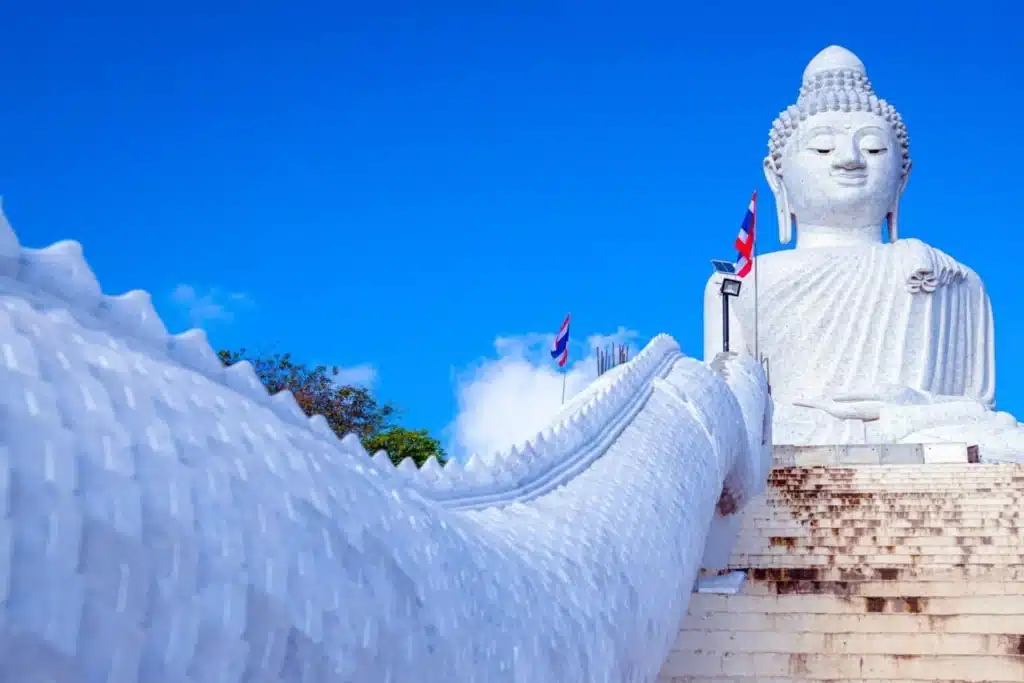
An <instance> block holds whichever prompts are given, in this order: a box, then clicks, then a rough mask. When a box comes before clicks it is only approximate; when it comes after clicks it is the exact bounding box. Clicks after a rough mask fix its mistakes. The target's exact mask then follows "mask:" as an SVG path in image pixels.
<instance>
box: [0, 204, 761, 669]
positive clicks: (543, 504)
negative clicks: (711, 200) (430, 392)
mask: <svg viewBox="0 0 1024 683" xmlns="http://www.w3.org/2000/svg"><path fill="white" fill-rule="evenodd" d="M766 410H770V400H769V398H768V394H767V387H766V384H765V381H764V376H763V373H762V371H761V369H760V368H759V367H757V365H756V363H754V362H753V361H752V360H751V359H745V358H737V357H728V358H721V359H719V360H718V361H716V363H715V364H713V365H709V364H704V363H701V362H698V361H696V360H693V359H689V358H685V357H683V356H682V355H681V354H680V353H679V348H678V345H677V344H676V343H675V342H674V341H673V340H672V339H671V338H669V337H667V336H659V337H656V338H655V339H654V340H653V341H652V342H651V343H650V344H649V345H648V347H647V348H646V349H644V350H643V351H642V352H641V353H640V354H638V356H637V357H636V358H635V359H634V360H633V361H631V362H630V363H627V364H626V365H624V366H621V367H620V368H616V370H615V371H613V372H609V373H607V375H606V376H604V377H602V378H601V380H599V381H598V382H595V384H594V386H593V387H591V388H590V389H588V390H587V391H586V392H584V394H583V395H581V396H579V397H577V398H575V399H574V400H573V401H570V402H569V404H568V406H567V408H566V410H565V411H564V412H563V413H561V414H560V415H559V416H557V417H556V419H555V421H554V422H553V424H552V425H551V426H550V427H549V428H547V429H546V430H544V431H543V432H542V433H541V434H539V435H537V436H536V437H535V438H533V439H531V440H530V441H529V442H528V444H526V445H525V446H523V447H520V448H516V449H515V450H510V451H509V452H508V453H505V454H499V455H497V456H491V457H483V458H476V459H471V460H470V461H469V462H468V463H467V464H466V465H465V466H464V467H460V466H457V465H456V466H453V465H448V466H445V467H443V468H442V467H440V466H439V465H438V464H437V463H433V464H430V465H428V466H427V467H425V468H424V469H423V470H419V471H417V472H409V471H407V470H408V468H409V465H402V466H401V467H399V468H393V467H391V466H390V464H389V465H387V467H384V466H383V465H382V463H381V462H380V460H381V458H380V456H378V457H377V461H376V462H375V461H374V460H373V459H371V458H369V457H368V454H366V452H365V451H364V450H363V449H362V446H361V445H360V444H359V443H358V440H357V439H356V438H355V437H354V436H349V437H346V438H345V439H341V440H339V439H337V437H336V436H335V435H334V434H333V433H332V432H331V430H330V428H329V427H328V425H327V423H326V421H325V420H324V419H323V418H322V417H314V418H311V419H307V418H306V416H305V415H304V414H303V413H302V411H301V410H300V409H299V407H298V405H297V404H296V402H295V400H294V398H293V397H292V396H291V394H289V393H287V392H282V393H279V394H275V395H274V396H269V395H268V394H267V393H266V392H265V390H264V389H263V387H262V385H261V384H260V382H259V381H258V379H257V378H256V376H255V373H254V372H253V370H252V368H251V367H250V366H249V365H248V364H247V363H238V364H236V365H232V366H230V367H224V366H223V365H222V364H221V362H220V361H219V359H218V358H217V356H216V354H215V353H214V352H213V350H212V349H211V348H210V346H209V344H208V343H207V342H206V338H205V335H204V334H203V333H202V332H201V331H198V330H193V331H190V332H186V333H184V334H180V335H169V334H168V333H167V331H166V329H165V327H164V325H163V323H162V322H161V320H160V318H159V316H158V315H157V314H156V312H155V310H154V309H153V307H152V305H151V302H150V298H149V296H148V295H147V294H145V293H144V292H130V293H128V294H125V295H123V296H116V297H111V296H105V295H103V294H102V291H101V289H100V286H99V283H98V282H97V280H96V277H95V276H94V275H93V273H92V271H91V270H90V268H89V267H88V265H87V264H86V262H85V260H84V259H83V257H82V253H81V248H80V246H79V245H78V244H77V243H74V242H60V243H57V244H55V245H53V246H51V247H49V248H46V249H42V250H32V249H25V248H22V247H21V246H20V245H19V243H18V240H17V237H16V235H15V234H14V232H13V230H12V229H11V228H10V227H9V225H8V224H7V222H6V219H2V216H0V680H7V679H9V678H12V677H14V678H13V679H16V680H25V681H33V680H47V681H54V682H57V683H61V682H68V683H70V682H72V681H74V682H76V683H78V682H87V683H93V682H97V683H98V682H100V681H104V682H111V683H112V682H115V681H116V682H118V683H120V682H130V681H134V682H140V683H164V682H168V683H170V682H172V681H173V682H175V683H178V682H180V683H185V682H194V683H199V682H210V683H232V682H235V681H289V682H295V683H302V682H308V683H313V682H321V681H323V682H327V681H332V682H333V681H357V682H363V681H366V682H367V683H371V682H372V683H376V682H378V681H396V682H397V681H412V680H415V681H424V682H427V681H439V682H440V681H487V682H488V683H490V682H500V681H514V682H523V683H526V682H529V683H545V682H548V681H550V682H552V683H554V682H556V681H558V682H562V681H569V680H573V681H576V680H579V681H584V680H585V681H609V682H611V681H614V682H615V683H623V682H632V681H653V680H655V678H656V677H657V674H658V670H659V669H660V667H661V664H662V662H663V661H664V657H665V655H666V653H667V652H668V651H669V648H670V646H671V645H672V643H673V641H674V639H675V636H676V632H677V629H678V627H679V623H680V621H681V619H682V616H683V614H684V613H685V610H686V606H687V602H688V599H689V591H690V588H691V586H692V585H693V582H694V580H695V578H696V575H697V571H698V569H699V567H700V564H701V556H702V553H705V552H706V549H708V548H710V547H711V546H712V545H714V542H715V538H716V536H715V535H714V534H712V537H711V538H709V529H716V528H717V526H716V525H721V524H722V521H723V520H727V519H728V518H732V517H735V515H724V516H723V514H722V512H721V509H722V506H721V503H722V501H723V500H724V499H728V500H730V501H733V502H734V503H735V505H736V506H737V507H738V506H740V505H742V504H743V502H744V501H745V500H747V499H749V498H750V497H751V496H752V495H754V494H756V493H757V492H758V491H759V490H760V488H761V487H763V483H764V478H765V476H766V471H765V470H764V468H763V462H764V457H765V452H766V451H765V448H766V446H765V444H764V442H765V438H764V437H765V435H764V433H763V430H764V425H765V411H766ZM769 441H770V440H769ZM768 446H769V447H770V443H769V444H768ZM716 506H717V507H718V509H719V512H716ZM716 533H717V532H716ZM726 536H727V533H725V532H723V533H721V534H718V536H717V537H718V538H725V537H726Z"/></svg>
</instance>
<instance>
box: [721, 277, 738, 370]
mask: <svg viewBox="0 0 1024 683" xmlns="http://www.w3.org/2000/svg"><path fill="white" fill-rule="evenodd" d="M742 284H743V283H742V282H740V281H739V280H734V279H732V278H731V277H727V278H725V279H723V280H722V288H721V292H722V351H724V352H725V353H729V299H730V298H732V297H734V296H739V295H740V285H742Z"/></svg>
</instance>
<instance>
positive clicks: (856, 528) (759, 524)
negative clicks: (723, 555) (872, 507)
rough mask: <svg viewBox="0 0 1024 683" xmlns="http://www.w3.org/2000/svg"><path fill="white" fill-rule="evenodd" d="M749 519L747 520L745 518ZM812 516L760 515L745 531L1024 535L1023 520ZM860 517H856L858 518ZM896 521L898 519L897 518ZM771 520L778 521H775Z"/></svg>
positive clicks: (840, 534) (852, 534)
mask: <svg viewBox="0 0 1024 683" xmlns="http://www.w3.org/2000/svg"><path fill="white" fill-rule="evenodd" d="M746 521H747V520H744V522H746ZM809 521H810V520H800V519H770V520H769V519H760V520H753V522H752V523H747V524H743V525H742V526H741V529H742V530H743V533H746V534H756V533H761V532H764V531H771V530H773V529H792V530H794V531H795V532H799V533H802V534H811V535H815V536H880V535H887V536H894V537H900V538H916V537H922V536H942V535H945V534H948V533H949V532H950V529H954V530H955V533H956V536H957V537H958V538H989V537H992V536H993V532H995V535H996V536H1009V537H1011V538H1018V537H1020V536H1021V535H1024V524H1018V525H1009V524H1007V525H1004V526H996V525H994V524H984V523H979V524H978V525H976V526H970V525H967V524H958V525H957V526H956V527H949V526H940V525H933V526H920V525H917V524H903V525H898V526H897V525H895V524H891V525H890V524H887V525H885V527H883V528H878V527H876V526H874V525H870V526H868V525H864V524H850V523H847V522H848V521H849V520H839V519H836V520H829V521H830V522H832V523H830V524H816V525H814V526H811V525H810V524H808V523H807V522H809ZM856 521H857V520H853V522H856ZM894 521H895V520H894ZM771 522H775V524H772V523H771Z"/></svg>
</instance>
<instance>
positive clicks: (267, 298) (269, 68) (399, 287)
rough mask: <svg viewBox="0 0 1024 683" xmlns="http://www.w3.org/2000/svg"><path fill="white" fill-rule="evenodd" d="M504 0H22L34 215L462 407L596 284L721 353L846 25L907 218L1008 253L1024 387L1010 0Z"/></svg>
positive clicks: (10, 101) (21, 137) (238, 323)
mask: <svg viewBox="0 0 1024 683" xmlns="http://www.w3.org/2000/svg"><path fill="white" fill-rule="evenodd" d="M497 4H498V3H480V2H450V1H441V0H439V1H437V2H406V3H394V2H374V3H361V4H358V5H357V4H351V3H345V2H334V3H328V2H321V3H311V2H303V1H301V0H296V1H293V2H288V3H266V2H259V1H256V2H249V3H238V2H231V3H226V2H203V3H198V2H192V1H191V0H185V1H183V2H178V3H173V4H171V5H168V4H166V3H138V2H130V3H129V2H102V1H100V2H90V3H80V2H75V3H72V2H46V1H44V0H38V1H36V2H7V3H3V5H2V6H0V59H2V62H3V63H4V64H5V65H6V69H5V78H4V81H3V90H4V93H3V94H4V106H3V107H2V108H0V131H2V133H3V138H4V139H3V153H2V159H3V163H2V164H0V193H2V194H3V195H4V197H5V206H6V209H7V213H8V216H9V217H10V220H11V222H12V224H13V225H14V227H15V229H16V230H17V231H18V234H19V236H20V238H21V240H22V242H23V243H24V244H26V245H30V246H42V245H44V244H48V243H50V242H52V241H55V240H57V239H62V238H69V237H70V238H74V239H77V240H79V241H81V242H82V243H83V244H84V246H85V250H86V254H87V257H88V258H89V260H90V262H91V264H92V265H93V267H94V269H95V270H96V271H97V273H98V275H99V277H100V280H101V282H102V283H103V284H104V288H105V290H106V291H108V292H111V293H115V292H121V291H124V290H127V289H134V288H143V289H146V290H149V291H151V292H152V293H153V294H154V298H155V300H156V302H157V305H158V308H159V309H160V311H161V313H162V314H163V315H164V316H165V319H166V320H167V322H168V325H169V327H170V328H172V330H175V331H178V330H181V329H185V328H187V327H189V326H190V324H191V323H190V314H189V307H188V306H187V305H183V304H182V302H181V299H182V298H183V297H182V295H184V298H187V295H188V294H189V291H190V290H189V289H188V288H192V290H191V291H192V292H193V293H194V299H195V300H194V301H193V302H192V303H197V304H199V308H200V309H201V310H200V311H199V312H200V313H203V311H205V319H204V320H203V321H202V322H203V325H204V327H206V328H207V330H208V332H209V334H210V337H211V340H212V341H213V343H214V345H215V346H217V347H239V346H243V345H244V346H247V347H249V348H256V349H265V350H281V351H291V352H292V353H294V354H295V355H296V356H297V357H299V358H300V359H304V360H308V361H311V362H325V363H336V364H339V365H343V366H348V367H357V368H358V367H359V366H372V368H374V371H375V381H374V387H375V389H376V391H377V392H378V393H379V394H380V395H381V396H382V397H383V398H386V399H389V400H392V401H394V402H396V403H397V404H399V405H400V406H401V407H402V408H404V409H405V410H406V415H405V421H406V423H407V424H409V425H410V426H413V427H420V426H423V427H428V428H430V429H431V430H433V431H435V432H437V433H440V432H441V431H442V430H443V429H444V428H445V427H446V426H447V425H448V424H449V423H450V422H451V421H452V419H453V418H454V417H455V414H456V412H457V409H458V407H459V404H458V401H457V396H456V389H457V388H458V387H459V386H460V385H459V378H463V379H464V378H466V377H470V379H472V378H473V377H475V376H476V375H474V373H477V372H478V371H480V370H481V368H486V367H488V365H487V362H488V360H492V361H493V360H496V359H497V358H498V355H497V354H498V351H496V349H495V339H496V337H503V338H505V341H504V342H502V343H501V344H499V347H500V348H499V350H500V351H501V352H502V353H506V352H507V351H508V349H509V348H511V347H514V346H515V345H514V344H513V345H512V346H511V347H510V345H509V343H508V338H519V337H520V336H521V335H529V334H536V333H541V332H542V333H545V334H554V332H555V331H556V330H557V328H558V326H559V324H560V323H561V320H562V318H563V316H564V315H565V313H566V311H569V310H571V311H572V313H573V317H574V328H573V336H574V339H575V340H577V342H579V341H580V340H582V339H583V338H584V337H585V336H588V335H592V334H610V333H612V332H614V331H615V330H617V329H618V328H619V327H623V328H625V329H627V330H634V331H636V333H637V337H636V338H635V339H636V340H638V341H641V342H642V341H644V340H646V339H647V338H649V337H650V336H652V335H653V334H655V333H658V332H668V333H670V334H672V335H674V336H675V337H676V338H677V339H678V340H679V341H680V343H681V344H682V345H683V347H684V350H686V351H687V352H689V353H691V354H692V355H700V353H701V315H702V314H701V298H702V288H703V284H704V281H705V279H706V278H707V275H708V272H709V265H708V259H709V258H713V257H727V258H728V257H730V256H731V255H732V251H731V248H730V243H731V240H732V237H733V235H734V233H735V230H736V228H737V226H738V224H739V222H740V220H741V218H742V215H743V211H744V208H745V204H746V201H747V198H748V197H749V194H750V191H751V190H752V189H755V188H757V189H759V190H761V193H762V196H764V197H765V199H766V200H768V199H769V195H768V191H767V187H766V185H765V183H764V179H763V176H762V174H761V160H762V158H763V157H764V154H765V151H766V143H767V135H768V130H769V127H770V125H771V122H772V120H773V118H774V117H775V115H776V114H777V113H778V112H779V111H780V110H781V109H783V108H784V107H785V106H787V105H788V104H790V103H792V102H793V100H794V99H795V96H796V92H797V89H798V87H799V82H800V75H801V73H802V71H803V68H804V66H805V65H806V64H807V62H808V61H809V60H810V59H811V57H813V56H814V54H815V53H816V52H817V51H818V50H820V49H821V48H823V47H825V46H827V45H829V44H832V43H839V44H843V45H845V46H847V47H849V48H851V49H852V50H854V51H855V52H856V53H858V55H859V56H860V57H861V58H862V59H863V60H864V61H865V63H866V64H867V67H868V72H869V76H870V77H871V79H872V81H873V82H874V84H875V87H876V89H877V91H878V92H879V94H880V95H881V96H882V97H884V98H886V99H888V100H889V101H891V102H892V103H893V104H894V105H895V106H896V107H897V108H898V109H899V111H900V112H901V113H902V115H903V117H904V119H905V121H906V122H907V125H908V127H909V131H910V136H911V153H912V156H913V159H914V174H913V178H912V179H911V182H910V186H909V188H908V192H907V195H906V197H905V200H904V205H903V209H902V214H901V229H902V233H903V236H914V237H920V238H922V239H925V240H926V241H928V242H929V243H931V244H933V245H934V246H936V247H938V248H940V249H943V250H944V251H947V252H949V253H951V254H953V255H954V256H956V257H957V258H958V259H959V260H961V261H962V262H964V263H966V264H968V265H970V266H971V267H973V268H974V269H976V270H977V271H978V272H979V273H980V275H981V276H982V277H983V278H984V280H985V282H986V284H987V285H988V288H989V291H990V294H991V296H992V299H993V305H994V309H995V318H996V330H997V331H996V335H997V337H996V343H997V347H996V348H997V362H998V400H999V404H1000V407H1001V408H1003V409H1007V410H1010V411H1012V412H1014V413H1015V414H1016V415H1017V416H1018V417H1020V416H1022V415H1024V366H1022V364H1021V363H1020V361H1019V360H1018V359H1017V358H1016V357H1015V353H1017V351H1016V350H1017V349H1020V348H1021V345H1022V341H1024V322H1022V321H1021V318H1022V313H1024V308H1022V303H1021V301H1022V298H1021V295H1020V293H1019V289H1018V288H1019V287H1020V276H1019V275H1018V274H1017V273H1018V270H1019V266H1018V261H1019V258H1018V257H1017V256H1015V253H1016V251H1018V250H1019V246H1016V245H1019V243H1020V238H1019V232H1020V219H1019V215H1020V211H1019V202H1020V199H1019V195H1020V188H1021V181H1022V179H1024V173H1022V170H1021V169H1022V163H1024V135H1022V125H1021V111H1024V109H1022V107H1024V102H1022V96H1021V94H1020V88H1019V87H1018V86H1017V85H1015V84H1016V83H1019V81H1020V78H1021V71H1022V69H1024V48H1022V47H1021V45H1022V42H1021V41H1020V36H1019V31H1017V30H1015V29H1014V28H1013V22H1012V21H1010V20H1009V18H1010V16H1011V15H1014V14H1015V12H1011V11H1010V7H1011V3H1009V2H1001V3H991V2H972V3H970V4H969V8H970V10H969V13H968V12H967V10H964V9H963V8H964V7H967V5H962V4H959V5H957V6H956V7H957V11H955V12H954V11H940V10H937V9H935V7H934V5H933V4H932V3H923V2H904V3H892V2H888V3H877V4H873V3H857V4H855V5H851V4H850V3H825V2H822V3H816V4H814V5H811V4H808V5H805V6H803V7H801V6H797V5H791V6H785V7H783V6H781V5H779V4H778V3H758V4H749V5H744V4H743V3H720V4H719V5H720V7H721V9H718V8H716V7H710V6H706V7H704V8H703V9H701V10H699V11H697V12H695V11H693V10H684V9H683V6H684V4H683V3H667V2H666V3H645V2H633V3H629V4H628V8H627V6H626V3H608V2H585V3H584V2H578V3H566V2H555V1H551V0H549V1H546V2H533V1H520V2H515V3H501V5H502V6H503V7H501V8H486V7H485V6H486V5H492V6H493V5H497ZM86 6H88V8H89V9H85V7H86ZM147 7H149V8H147ZM762 207H763V223H762V225H767V226H769V227H771V228H772V230H771V231H770V233H771V234H769V231H765V232H763V233H762V241H761V249H762V250H773V249H775V248H777V247H778V242H777V237H776V235H775V234H774V217H773V212H772V211H771V208H772V204H771V201H770V200H768V201H765V202H764V203H763V205H762ZM181 285H184V286H185V287H186V288H185V289H182V288H181V287H180V286H181ZM176 288H177V291H178V294H179V296H178V297H177V299H179V300H178V301H176V297H175V296H174V292H175V291H176ZM211 315H212V317H211ZM582 351H583V349H582V348H581V346H577V347H576V348H575V349H574V354H575V355H576V356H579V355H580V354H581V353H582ZM467 373H469V374H468V375H467Z"/></svg>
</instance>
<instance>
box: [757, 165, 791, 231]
mask: <svg viewBox="0 0 1024 683" xmlns="http://www.w3.org/2000/svg"><path fill="white" fill-rule="evenodd" d="M764 179H765V180H767V181H768V187H770V188H771V189H772V194H773V195H775V213H776V217H777V218H778V221H779V242H781V243H782V244H789V242H790V240H791V239H793V216H792V214H791V211H790V209H789V196H788V195H787V194H786V186H785V185H784V184H783V182H782V172H781V171H780V170H779V167H778V166H777V165H776V163H775V159H773V158H772V155H771V154H769V155H768V156H766V157H765V158H764Z"/></svg>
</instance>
